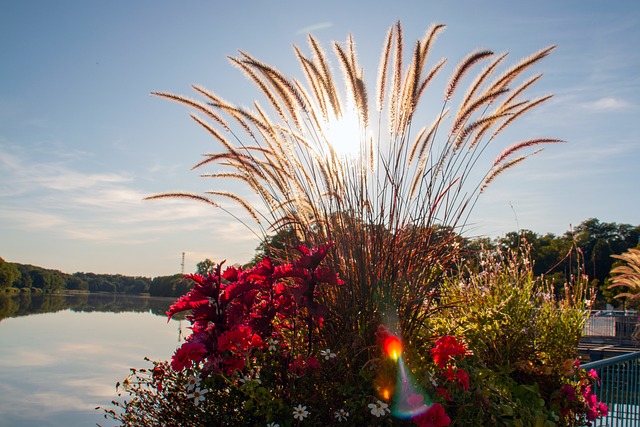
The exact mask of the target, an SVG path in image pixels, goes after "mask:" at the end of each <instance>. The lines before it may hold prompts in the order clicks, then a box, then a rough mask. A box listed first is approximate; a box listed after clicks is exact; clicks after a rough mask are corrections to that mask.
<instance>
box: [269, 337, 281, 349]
mask: <svg viewBox="0 0 640 427" xmlns="http://www.w3.org/2000/svg"><path fill="white" fill-rule="evenodd" d="M279 342H280V341H278V340H277V339H274V338H269V339H268V340H267V344H269V347H268V348H267V349H268V350H269V351H276V350H277V349H278V347H277V345H278V343H279Z"/></svg>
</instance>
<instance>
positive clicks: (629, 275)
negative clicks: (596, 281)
mask: <svg viewBox="0 0 640 427" xmlns="http://www.w3.org/2000/svg"><path fill="white" fill-rule="evenodd" d="M611 256H612V257H613V258H616V259H619V260H620V261H622V262H623V263H624V264H622V265H619V266H617V267H614V268H613V269H612V270H611V276H612V277H611V284H610V285H609V288H610V289H611V288H618V287H621V288H626V290H627V292H623V293H621V294H618V295H616V298H629V299H630V300H631V301H633V302H637V301H638V300H640V249H634V248H632V249H629V250H628V251H627V252H625V253H623V254H621V255H611Z"/></svg>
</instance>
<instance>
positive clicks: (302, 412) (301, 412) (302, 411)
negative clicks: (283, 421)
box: [293, 405, 309, 421]
mask: <svg viewBox="0 0 640 427" xmlns="http://www.w3.org/2000/svg"><path fill="white" fill-rule="evenodd" d="M308 415H309V411H307V407H306V406H302V405H298V406H296V407H295V408H293V418H295V419H296V420H300V421H302V420H304V419H305V418H306V417H307V416H308Z"/></svg>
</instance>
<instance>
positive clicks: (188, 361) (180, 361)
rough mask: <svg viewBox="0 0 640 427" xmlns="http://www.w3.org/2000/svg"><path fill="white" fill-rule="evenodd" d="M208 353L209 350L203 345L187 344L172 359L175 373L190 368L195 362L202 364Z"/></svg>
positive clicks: (196, 343) (197, 343)
mask: <svg viewBox="0 0 640 427" xmlns="http://www.w3.org/2000/svg"><path fill="white" fill-rule="evenodd" d="M206 353H207V350H206V348H205V347H204V345H203V344H202V343H199V342H185V343H184V344H182V346H180V348H178V349H177V350H176V352H175V353H174V355H173V357H172V358H171V368H173V370H174V371H181V370H183V369H185V368H190V367H191V365H192V363H193V362H202V361H203V360H204V356H205V354H206Z"/></svg>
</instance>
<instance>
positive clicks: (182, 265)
mask: <svg viewBox="0 0 640 427" xmlns="http://www.w3.org/2000/svg"><path fill="white" fill-rule="evenodd" d="M181 267H182V271H181V273H182V274H184V252H182V264H181Z"/></svg>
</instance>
